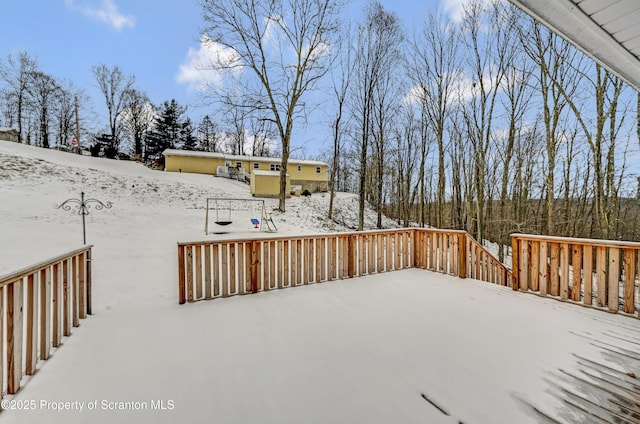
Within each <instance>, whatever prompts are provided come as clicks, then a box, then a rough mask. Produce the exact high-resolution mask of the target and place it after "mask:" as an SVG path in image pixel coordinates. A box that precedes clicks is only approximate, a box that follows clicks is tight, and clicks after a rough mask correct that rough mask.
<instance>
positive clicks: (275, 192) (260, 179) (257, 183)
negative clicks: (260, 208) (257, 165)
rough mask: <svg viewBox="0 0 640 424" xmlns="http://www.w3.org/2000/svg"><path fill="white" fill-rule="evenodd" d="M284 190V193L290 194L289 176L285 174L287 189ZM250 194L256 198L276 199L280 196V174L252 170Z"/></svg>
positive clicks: (277, 172)
mask: <svg viewBox="0 0 640 424" xmlns="http://www.w3.org/2000/svg"><path fill="white" fill-rule="evenodd" d="M285 190H286V193H290V192H291V178H290V176H289V174H287V188H286V189H285ZM251 194H252V195H253V196H257V197H278V196H279V195H280V172H279V171H262V170H260V169H254V170H252V171H251ZM287 197H289V196H287Z"/></svg>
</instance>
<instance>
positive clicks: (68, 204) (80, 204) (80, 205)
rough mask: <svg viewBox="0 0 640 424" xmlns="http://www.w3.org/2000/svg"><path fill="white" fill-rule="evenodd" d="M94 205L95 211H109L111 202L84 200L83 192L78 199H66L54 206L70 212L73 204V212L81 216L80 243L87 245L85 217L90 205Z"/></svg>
mask: <svg viewBox="0 0 640 424" xmlns="http://www.w3.org/2000/svg"><path fill="white" fill-rule="evenodd" d="M92 203H95V209H96V210H97V211H99V210H101V209H104V208H107V209H111V206H112V204H111V202H107V203H102V202H101V201H100V200H98V199H85V198H84V191H83V192H80V199H67V200H65V201H64V202H62V203H61V204H60V205H54V207H55V208H56V209H63V210H65V211H70V210H71V209H72V204H75V205H76V206H75V208H73V209H74V210H77V211H78V215H82V243H83V244H87V230H86V224H85V218H84V217H85V216H86V215H89V208H90V207H91V206H90V204H92Z"/></svg>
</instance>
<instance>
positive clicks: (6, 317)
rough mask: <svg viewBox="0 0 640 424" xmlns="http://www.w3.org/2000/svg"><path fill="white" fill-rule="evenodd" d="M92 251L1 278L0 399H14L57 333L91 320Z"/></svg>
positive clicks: (46, 355)
mask: <svg viewBox="0 0 640 424" xmlns="http://www.w3.org/2000/svg"><path fill="white" fill-rule="evenodd" d="M91 248H92V246H85V247H83V248H81V249H77V250H74V251H72V252H68V253H65V254H63V255H60V256H57V257H55V258H52V259H49V260H46V261H44V262H40V263H38V264H36V265H33V266H30V267H27V268H24V269H21V270H19V271H16V272H12V273H10V274H7V275H4V276H0V386H1V387H0V398H1V397H2V394H3V393H7V394H15V393H16V392H17V391H18V390H19V389H20V382H21V380H22V376H23V375H33V374H34V373H35V371H36V366H37V362H38V359H40V360H46V359H48V358H49V356H50V354H51V347H59V346H60V344H61V341H62V333H64V335H65V336H68V335H70V334H71V326H73V327H77V326H79V325H80V319H84V318H86V316H87V314H91ZM3 323H5V325H4V326H3ZM3 352H4V354H3ZM2 370H6V373H7V374H6V378H2V374H1V373H2Z"/></svg>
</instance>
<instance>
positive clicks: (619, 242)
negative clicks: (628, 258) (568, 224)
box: [511, 233, 640, 249]
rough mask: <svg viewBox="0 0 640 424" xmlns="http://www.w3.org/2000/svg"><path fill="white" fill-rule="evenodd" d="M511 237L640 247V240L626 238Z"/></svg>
mask: <svg viewBox="0 0 640 424" xmlns="http://www.w3.org/2000/svg"><path fill="white" fill-rule="evenodd" d="M511 237H514V238H517V239H521V240H540V241H549V242H552V243H569V244H583V245H585V244H586V245H591V246H608V247H623V248H624V247H632V248H639V249H640V242H635V241H625V240H601V239H589V238H577V237H561V236H542V235H536V234H520V233H514V234H511Z"/></svg>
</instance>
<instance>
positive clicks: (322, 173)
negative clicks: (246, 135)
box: [162, 149, 329, 193]
mask: <svg viewBox="0 0 640 424" xmlns="http://www.w3.org/2000/svg"><path fill="white" fill-rule="evenodd" d="M162 154H163V155H164V163H165V165H164V170H165V171H167V172H191V173H196V174H211V175H228V174H240V175H246V176H247V177H248V176H249V175H253V174H252V171H278V172H279V171H280V163H281V159H280V158H265V157H257V156H240V155H227V154H224V153H218V152H196V151H193V150H175V149H167V150H165V151H164V152H163V153H162ZM287 174H288V175H289V179H290V183H289V184H290V185H291V188H292V189H299V190H301V191H303V190H309V191H310V192H312V193H314V192H319V191H327V189H328V185H329V184H328V180H329V165H328V164H327V163H325V162H320V161H314V160H298V159H289V163H288V165H287ZM261 177H262V175H261V174H260V173H258V178H261ZM267 179H269V178H267Z"/></svg>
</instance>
